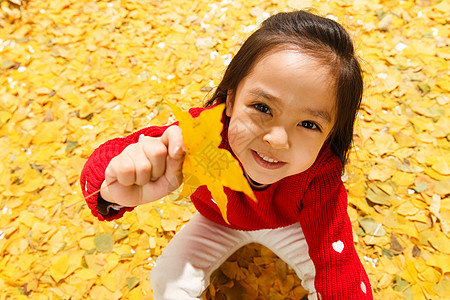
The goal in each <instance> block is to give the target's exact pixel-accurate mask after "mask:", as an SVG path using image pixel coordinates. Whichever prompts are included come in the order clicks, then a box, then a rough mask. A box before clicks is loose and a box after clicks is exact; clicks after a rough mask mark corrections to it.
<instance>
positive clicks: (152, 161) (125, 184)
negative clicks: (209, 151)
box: [100, 126, 185, 206]
mask: <svg viewBox="0 0 450 300" xmlns="http://www.w3.org/2000/svg"><path fill="white" fill-rule="evenodd" d="M184 154H185V152H184V143H183V136H182V135H181V129H180V127H178V126H171V127H169V128H167V130H166V131H165V132H164V133H163V135H162V136H161V137H159V138H153V137H147V136H141V137H140V138H139V141H138V142H137V143H135V144H132V145H129V146H128V147H126V148H125V149H124V150H123V151H122V153H120V154H119V155H117V156H116V157H114V158H113V159H112V160H111V161H110V162H109V165H108V167H107V168H106V170H105V181H104V182H103V184H102V188H103V189H102V190H101V192H100V194H101V197H102V198H103V199H105V200H106V201H108V202H112V203H117V204H119V205H122V206H137V205H139V204H144V203H148V202H152V201H155V200H159V199H161V198H163V197H164V196H166V195H168V194H170V193H171V192H172V191H174V190H175V189H177V188H178V187H179V186H180V185H181V183H182V181H183V173H182V172H181V171H182V165H183V161H184Z"/></svg>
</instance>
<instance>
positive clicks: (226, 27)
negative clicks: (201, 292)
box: [0, 0, 450, 300]
mask: <svg viewBox="0 0 450 300" xmlns="http://www.w3.org/2000/svg"><path fill="white" fill-rule="evenodd" d="M305 6H309V7H314V8H316V11H317V12H318V13H320V14H322V15H326V16H328V17H330V18H333V19H336V20H338V21H339V22H340V23H342V24H344V26H345V27H346V28H347V29H348V30H349V31H350V32H351V34H352V36H354V38H355V42H356V46H357V49H358V53H359V56H360V57H361V58H362V64H363V67H364V70H365V80H366V94H365V97H364V103H363V107H362V110H361V112H360V114H359V121H358V124H357V129H356V134H355V146H354V151H353V152H352V155H351V161H350V163H349V165H348V168H347V173H346V175H345V176H344V180H345V184H346V186H347V188H348V191H349V208H348V211H349V214H350V217H351V220H352V224H353V226H354V231H355V235H354V240H355V244H356V248H357V251H358V253H359V255H360V258H361V261H362V262H363V264H364V265H365V267H366V270H367V272H368V274H369V277H370V280H371V283H372V286H373V291H374V297H375V299H402V298H403V299H450V258H449V254H450V240H449V223H448V222H449V220H450V200H449V197H448V194H449V190H450V187H449V185H450V167H449V164H450V155H449V139H450V136H449V128H450V124H449V113H450V108H449V97H450V96H449V91H450V78H449V75H450V74H449V59H450V48H449V26H448V24H449V21H450V15H449V14H448V12H449V11H450V6H449V2H448V1H445V0H442V1H440V0H417V1H413V0H404V1H382V0H353V1H351V0H338V1H308V0H303V1H302V0H289V1H285V0H282V1H278V0H277V1H274V0H272V1H256V0H248V1H237V0H222V1H215V0H207V1H206V0H202V1H185V0H170V1H167V0H165V1H164V0H154V1H150V0H147V1H145V0H111V1H107V0H103V1H102V0H98V1H92V0H55V1H40V0H29V1H25V0H8V1H7V0H2V1H0V194H1V198H0V199H1V202H0V291H1V293H0V299H96V300H99V299H151V298H152V296H151V295H152V291H151V288H150V282H149V270H150V269H151V268H152V266H153V265H154V261H155V259H156V258H157V257H158V255H160V253H161V251H162V250H163V249H164V247H165V245H166V244H167V243H168V241H169V240H170V239H171V238H172V237H173V235H174V234H175V232H176V231H177V230H179V229H180V227H181V226H182V225H183V224H184V223H185V222H187V221H188V220H189V219H190V218H191V217H192V215H193V213H194V212H195V209H194V207H193V206H192V205H191V204H190V203H189V201H187V200H184V201H179V202H177V203H173V202H170V201H161V202H158V203H152V204H148V205H145V206H142V207H139V208H138V209H136V210H135V211H134V212H132V213H127V214H126V216H125V217H124V218H122V219H120V220H118V221H116V222H99V221H97V220H96V219H94V217H93V216H92V215H91V213H90V211H89V209H88V208H87V207H86V205H85V204H84V201H83V199H82V197H81V193H80V186H79V183H78V177H79V174H80V170H81V168H82V166H83V164H84V162H85V160H86V159H87V157H88V156H89V154H90V153H91V152H92V151H93V149H95V148H96V147H97V146H98V145H99V144H101V143H102V142H104V141H106V140H107V139H110V138H113V137H118V136H123V135H125V134H128V133H130V132H132V131H134V130H136V129H139V128H142V127H144V126H148V125H149V124H164V123H166V122H167V121H168V120H169V121H170V120H171V116H170V111H169V110H168V109H167V108H166V107H165V106H163V105H161V102H162V101H163V100H170V101H172V102H177V103H178V105H180V106H182V107H184V108H187V107H189V106H193V105H200V104H201V103H202V101H204V100H205V99H206V97H207V95H208V93H209V92H210V91H211V90H212V89H213V88H214V87H215V86H216V85H217V84H218V83H219V80H220V78H221V74H222V73H223V71H224V69H225V67H226V65H227V63H228V62H229V60H230V58H231V56H232V55H233V54H234V53H236V51H237V49H238V48H239V45H240V44H241V43H242V42H243V40H244V39H245V38H246V37H247V36H248V35H249V33H250V32H252V31H253V30H254V29H255V28H256V26H257V24H258V23H259V22H261V21H262V20H263V19H264V18H266V17H267V16H269V15H270V14H272V13H275V12H278V11H286V10H291V9H293V8H302V7H305ZM304 293H305V292H304V290H303V289H302V288H301V286H300V281H299V279H298V278H297V277H296V276H294V274H293V272H292V271H291V270H290V269H289V268H288V267H287V266H286V265H285V264H284V263H283V262H282V261H280V260H279V259H277V258H276V257H275V256H274V255H273V254H272V253H271V252H270V251H268V250H267V249H265V248H262V247H260V246H258V245H249V246H247V247H245V248H243V249H241V250H239V251H238V252H237V253H235V254H234V255H233V256H232V257H230V259H229V260H228V261H227V262H225V263H224V264H223V265H222V267H221V268H220V269H219V270H218V271H217V272H216V273H215V274H214V276H213V279H212V284H211V286H210V288H209V289H208V290H207V291H206V292H205V297H206V298H207V299H299V298H301V296H302V295H303V294H304Z"/></svg>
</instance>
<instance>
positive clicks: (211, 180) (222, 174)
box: [168, 103, 256, 223]
mask: <svg viewBox="0 0 450 300" xmlns="http://www.w3.org/2000/svg"><path fill="white" fill-rule="evenodd" d="M168 105H169V106H170V108H171V109H172V111H173V113H174V115H175V117H176V118H177V119H178V120H179V121H180V125H179V126H180V128H181V130H182V131H183V140H184V145H185V150H186V157H185V159H184V163H183V175H184V179H183V191H182V193H181V195H180V198H182V197H186V196H188V195H190V194H192V193H193V192H194V191H195V190H196V189H197V188H198V187H199V186H201V185H206V186H207V187H208V190H209V191H210V192H211V195H212V198H213V199H214V201H216V203H217V206H218V207H219V209H220V211H221V213H222V216H223V218H224V220H225V221H226V222H227V223H228V218H227V203H228V199H227V196H226V194H225V192H224V191H223V187H224V186H226V187H228V188H230V189H232V190H235V191H239V192H244V193H245V194H246V195H247V196H249V197H250V198H252V199H253V200H254V201H256V198H255V196H254V194H253V191H252V189H251V187H250V185H249V184H248V181H247V179H246V178H245V176H244V174H243V172H242V169H241V167H240V166H239V163H238V162H237V160H236V159H235V158H234V157H233V156H232V155H231V153H230V152H229V151H227V150H225V149H220V148H219V145H220V143H221V141H222V138H221V135H220V133H221V131H222V127H223V125H222V122H221V118H222V113H223V110H224V107H225V104H220V105H217V106H216V107H214V108H211V109H207V110H204V111H203V112H202V113H201V114H200V116H199V117H198V118H193V117H192V116H191V115H190V114H189V113H188V112H183V111H182V110H181V109H180V108H178V107H177V106H176V105H174V104H172V103H168Z"/></svg>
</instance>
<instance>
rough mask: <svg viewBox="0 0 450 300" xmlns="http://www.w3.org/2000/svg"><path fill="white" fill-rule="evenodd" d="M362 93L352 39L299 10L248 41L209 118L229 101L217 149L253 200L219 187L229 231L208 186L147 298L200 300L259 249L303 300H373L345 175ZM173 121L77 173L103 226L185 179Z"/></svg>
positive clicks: (105, 150)
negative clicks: (242, 251) (286, 268)
mask: <svg viewBox="0 0 450 300" xmlns="http://www.w3.org/2000/svg"><path fill="white" fill-rule="evenodd" d="M362 90H363V82H362V72H361V69H360V65H359V63H358V61H357V59H356V58H355V53H354V50H353V45H352V41H351V38H350V37H349V35H348V33H347V32H346V31H345V30H344V29H343V28H342V27H341V26H340V25H339V24H337V23H336V22H334V21H332V20H329V19H325V18H322V17H319V16H316V15H313V14H310V13H307V12H304V11H299V12H292V13H279V14H277V15H274V16H272V17H270V18H268V19H267V20H266V21H264V22H263V24H262V26H261V27H260V28H259V29H258V30H257V31H256V32H254V33H253V34H252V35H251V36H250V37H249V38H248V39H247V41H246V42H245V43H244V44H243V45H242V48H241V49H240V50H239V52H238V53H237V54H236V56H235V57H234V59H233V60H232V62H231V63H230V65H229V66H228V68H227V70H226V72H225V75H224V78H223V79H222V82H221V83H220V84H219V86H218V88H217V90H216V92H215V93H214V95H213V96H212V98H211V99H210V100H209V101H208V102H207V104H206V108H193V109H191V110H190V113H191V114H192V115H193V116H194V117H196V116H198V115H199V114H200V113H201V112H202V111H203V110H205V109H208V108H209V107H211V106H215V105H217V104H218V103H223V102H225V103H226V109H225V110H224V113H223V117H222V122H223V124H224V128H223V131H222V144H221V145H220V147H221V148H224V149H227V150H228V151H230V152H231V153H232V154H233V155H234V156H235V157H236V158H237V159H238V160H239V162H240V164H241V166H242V169H243V172H244V174H245V176H246V178H247V179H248V182H249V183H250V185H251V187H252V189H253V191H254V194H255V196H256V198H257V199H258V201H257V202H254V201H253V200H251V199H250V198H248V197H247V196H246V195H245V194H243V193H241V192H236V191H233V190H230V189H228V188H225V189H224V191H225V193H226V195H227V197H228V207H227V210H228V213H227V217H228V221H229V224H227V223H226V222H225V221H224V219H223V218H222V215H221V213H220V211H219V209H218V207H217V205H216V203H215V201H214V199H211V193H210V192H209V191H208V189H207V188H206V186H201V187H199V188H198V189H197V190H196V191H195V192H194V193H193V194H192V195H191V200H192V202H193V203H194V205H195V207H196V209H197V210H198V213H197V214H196V215H195V216H194V217H193V218H192V219H191V220H190V221H189V223H188V224H186V225H185V226H184V227H183V228H182V229H181V230H180V232H179V233H177V234H176V235H175V237H174V238H173V239H172V240H171V241H170V243H169V244H168V245H167V247H166V248H165V249H164V252H163V254H162V255H161V256H160V257H159V258H158V260H157V262H156V266H155V267H154V268H153V270H152V271H151V284H152V288H153V290H154V299H156V300H158V299H174V300H184V299H198V297H200V295H201V294H202V292H203V291H204V290H205V289H206V288H207V286H208V284H209V277H210V275H211V273H212V272H213V271H214V270H215V269H216V268H218V267H219V266H220V265H221V264H222V263H223V262H224V261H225V260H226V259H227V258H228V257H229V256H230V255H231V254H232V253H233V252H235V251H236V250H237V249H239V248H240V247H242V246H243V245H245V244H247V243H251V242H257V243H260V244H262V245H264V246H266V247H268V248H269V249H271V250H272V251H273V252H274V253H275V254H277V255H278V256H279V257H280V258H281V259H283V260H284V261H285V262H286V263H288V264H289V265H290V266H291V267H292V268H293V269H294V270H295V272H296V273H297V275H298V276H299V278H300V279H301V280H302V285H303V286H304V287H305V288H306V289H307V290H308V291H309V296H308V299H346V300H349V299H372V291H371V286H370V283H369V280H368V277H367V275H366V273H365V271H364V269H363V266H362V264H361V262H360V260H359V258H358V256H357V254H356V251H355V248H354V244H353V236H352V228H351V224H350V219H349V217H348V215H347V194H346V190H345V187H344V185H343V183H342V181H341V174H342V167H343V166H344V164H345V161H346V158H347V153H348V151H349V147H350V144H351V141H352V133H353V123H354V120H355V115H356V112H357V110H358V108H359V105H360V102H361V97H362ZM183 147H184V144H183V138H182V132H181V130H180V128H179V127H178V126H177V123H175V124H172V125H169V126H164V127H149V128H145V129H142V130H140V131H138V132H136V133H134V134H131V135H130V136H128V137H125V138H117V139H113V140H110V141H108V142H106V143H105V144H103V145H102V146H100V147H99V148H98V149H96V150H95V151H94V152H93V153H92V155H91V156H90V158H89V160H88V161H87V163H86V165H85V166H84V169H83V171H82V174H81V186H82V187H83V193H84V195H85V196H87V195H89V194H91V193H93V192H95V191H96V190H98V189H100V188H101V187H104V189H102V191H101V193H100V195H94V196H90V197H89V198H87V199H86V200H87V203H88V205H89V207H90V209H91V210H92V213H93V214H94V215H95V216H96V217H98V218H99V219H100V220H113V219H116V218H120V217H121V216H122V215H123V214H124V213H125V212H126V211H130V210H132V209H133V207H135V206H137V205H140V204H143V203H148V202H152V201H155V200H158V199H160V198H162V197H164V196H166V195H167V194H169V193H170V192H172V191H173V190H175V189H176V188H178V187H179V185H180V184H181V181H182V177H183V175H182V173H181V168H182V164H183V159H184V148H183Z"/></svg>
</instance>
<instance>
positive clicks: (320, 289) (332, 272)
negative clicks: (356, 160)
mask: <svg viewBox="0 0 450 300" xmlns="http://www.w3.org/2000/svg"><path fill="white" fill-rule="evenodd" d="M302 206H303V207H302V210H301V212H300V224H301V226H302V229H303V232H304V235H305V238H306V241H307V243H308V246H309V255H310V257H311V259H312V261H313V263H314V266H315V269H316V277H315V281H314V283H315V288H316V291H317V293H318V294H319V295H320V296H319V299H342V300H344V299H345V300H356V299H358V300H361V299H372V297H373V296H372V290H371V286H370V282H369V279H368V277H367V274H366V272H365V270H364V268H363V266H362V264H361V261H360V259H359V257H358V255H357V253H356V249H355V247H354V244H353V235H352V226H351V222H350V218H349V216H348V213H347V191H346V190H345V187H344V184H343V183H342V180H341V167H340V162H339V160H338V158H337V157H335V156H334V155H333V156H329V157H328V158H327V159H325V161H324V162H323V163H322V165H321V166H320V170H318V172H317V174H316V175H315V176H314V178H313V179H312V181H311V182H310V184H309V187H308V189H307V190H306V192H305V194H304V198H303V201H302Z"/></svg>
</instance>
